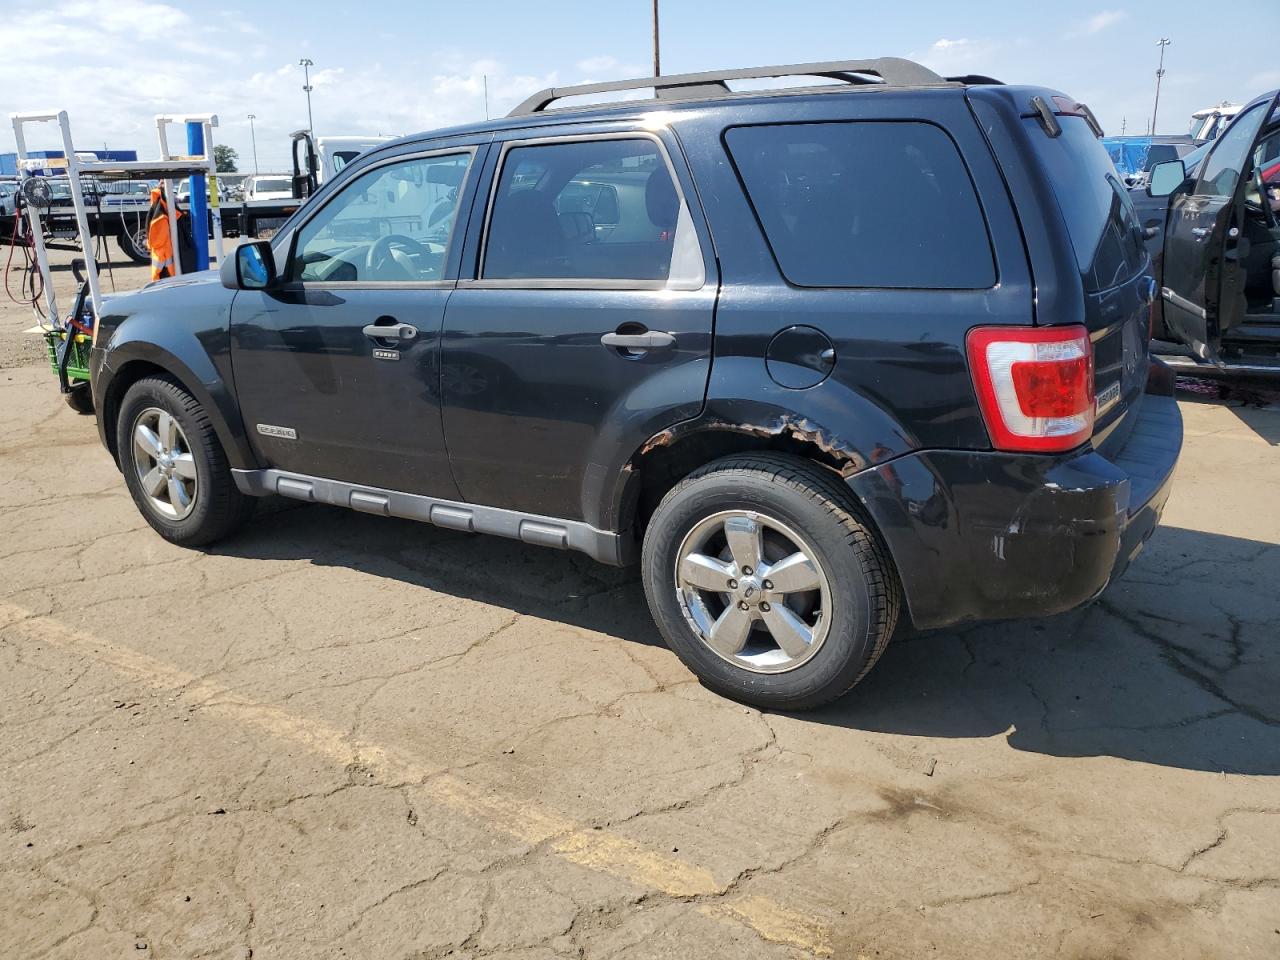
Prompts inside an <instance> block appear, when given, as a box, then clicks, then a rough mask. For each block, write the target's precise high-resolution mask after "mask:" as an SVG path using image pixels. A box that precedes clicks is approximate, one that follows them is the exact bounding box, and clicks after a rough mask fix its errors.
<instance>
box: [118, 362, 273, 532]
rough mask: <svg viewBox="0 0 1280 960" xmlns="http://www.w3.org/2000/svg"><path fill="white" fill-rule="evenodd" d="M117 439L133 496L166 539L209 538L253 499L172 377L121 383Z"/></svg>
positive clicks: (230, 526) (240, 517)
mask: <svg viewBox="0 0 1280 960" xmlns="http://www.w3.org/2000/svg"><path fill="white" fill-rule="evenodd" d="M116 443H117V446H118V449H119V456H120V469H121V470H122V471H123V473H124V480H125V484H126V485H127V486H128V488H129V493H130V495H132V497H133V502H134V503H136V504H137V506H138V509H139V510H140V511H141V512H142V515H143V516H144V517H145V518H146V520H147V522H148V523H149V524H151V526H152V527H153V528H154V529H155V531H156V532H157V533H159V534H160V536H162V537H164V538H165V539H166V540H169V541H171V542H173V543H177V544H181V545H182V546H188V547H194V546H202V545H204V544H207V543H213V542H214V541H215V540H220V539H222V538H223V537H225V536H227V535H228V534H230V533H232V532H233V531H235V530H236V528H237V527H239V526H240V525H241V524H242V523H243V522H244V521H245V520H246V519H247V518H248V516H249V513H250V512H251V511H252V509H253V498H252V497H247V496H245V495H244V494H243V493H241V492H240V491H239V489H238V488H237V487H236V485H235V481H234V479H233V478H232V476H231V467H230V464H229V463H228V462H227V455H226V452H225V451H224V450H223V449H222V444H221V442H220V441H219V440H218V435H217V433H216V432H215V431H214V429H213V424H212V423H211V422H210V420H209V416H208V414H207V413H205V411H204V408H203V407H202V406H201V405H200V403H199V401H197V400H196V399H195V398H194V397H192V396H191V394H190V393H188V392H187V391H186V390H185V389H184V388H183V387H181V386H179V385H178V384H177V383H175V382H174V381H172V380H169V379H167V378H165V377H146V378H144V379H142V380H139V381H138V382H137V383H135V384H134V385H133V386H131V387H130V388H129V389H128V391H127V392H126V393H125V395H124V400H123V401H122V403H121V404H120V417H119V419H118V420H117V421H116Z"/></svg>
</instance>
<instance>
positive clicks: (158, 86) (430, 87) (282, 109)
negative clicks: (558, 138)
mask: <svg viewBox="0 0 1280 960" xmlns="http://www.w3.org/2000/svg"><path fill="white" fill-rule="evenodd" d="M175 2H176V0H175ZM191 22H193V21H192V18H191V17H189V15H188V14H186V13H184V12H183V11H182V10H180V9H178V7H177V6H170V5H168V4H165V3H163V2H152V0H62V2H57V0H55V2H53V3H52V4H50V6H49V7H48V9H46V10H45V12H44V13H42V15H41V16H40V17H38V18H36V17H20V18H16V19H14V20H13V21H12V22H11V23H10V24H9V25H8V26H7V27H6V37H5V40H6V42H5V54H4V55H3V56H0V117H7V115H8V114H9V113H11V112H17V111H29V110H35V109H40V110H43V109H45V108H48V107H56V108H63V109H66V110H67V111H68V113H69V114H70V117H71V125H72V132H73V134H74V136H75V138H76V145H77V146H78V147H80V148H81V149H87V148H92V147H101V146H102V145H103V144H104V143H105V144H108V145H109V146H111V147H113V148H117V149H129V148H133V149H136V150H137V151H138V155H139V157H140V158H142V159H152V158H154V157H155V156H156V152H157V147H156V132H155V121H154V117H155V115H156V114H158V113H179V112H181V113H203V112H213V113H216V114H217V115H218V118H219V121H220V122H219V126H218V128H217V129H216V130H215V131H214V141H215V142H216V143H221V144H227V145H229V146H232V147H234V148H235V149H236V150H237V151H238V153H239V154H240V169H241V170H248V169H252V163H253V159H252V156H253V153H252V145H251V140H250V134H249V121H248V119H247V115H248V114H250V113H253V114H255V115H256V120H255V121H254V128H255V132H256V135H257V144H258V158H259V162H260V167H261V169H262V170H263V171H268V170H284V169H287V166H288V164H289V141H288V135H289V133H290V132H292V131H294V130H297V129H299V128H301V127H304V126H306V123H307V101H306V97H305V95H304V93H303V90H302V83H303V79H302V69H301V68H300V67H299V66H298V65H297V59H298V56H300V55H301V54H302V52H303V46H302V43H301V39H300V40H299V41H298V42H297V43H296V44H293V45H292V46H294V51H295V52H294V54H293V55H291V54H289V52H288V48H287V47H285V48H284V49H282V45H281V44H279V43H271V44H268V43H266V42H264V38H263V37H262V36H255V35H254V33H253V31H246V30H244V29H243V26H244V24H243V23H242V22H238V21H236V20H235V19H234V18H232V19H230V20H228V22H227V23H225V24H223V23H222V22H221V21H219V20H218V19H217V18H214V19H213V20H212V21H211V22H209V23H202V26H201V30H200V31H199V32H198V33H192V35H191V36H188V35H187V32H184V31H183V30H182V29H180V27H181V25H182V24H184V23H191ZM175 26H176V27H178V29H175ZM50 50H56V51H57V55H58V66H57V69H50V67H49V51H50ZM141 51H146V52H145V56H144V54H143V53H142V52H141ZM384 51H385V52H384ZM312 56H313V57H315V59H316V61H317V63H316V66H315V67H313V68H312V71H311V84H312V86H313V87H314V91H313V92H312V95H311V97H312V106H313V112H314V117H315V127H316V132H317V133H318V134H320V135H324V134H355V135H361V134H364V135H376V134H392V135H396V134H408V133H416V132H419V131H423V130H432V129H436V128H440V127H445V126H451V125H454V124H458V123H466V122H471V121H476V120H481V119H483V118H484V115H485V78H486V77H487V78H488V102H489V114H490V115H491V116H502V115H503V114H504V113H506V112H507V111H509V110H510V109H511V108H512V107H514V106H515V105H516V104H517V103H519V102H520V101H521V100H523V99H524V98H525V97H527V96H528V95H529V94H531V93H533V92H534V91H536V90H539V89H541V88H543V87H548V86H556V85H560V84H564V83H577V82H583V81H586V80H592V79H594V80H606V79H618V78H622V77H629V76H637V75H640V74H642V73H643V72H644V69H642V68H637V67H636V65H634V64H627V63H624V62H621V61H619V60H617V59H616V58H614V57H611V56H607V55H600V56H591V57H587V58H584V59H583V60H582V61H581V62H580V63H579V64H577V65H576V67H575V68H574V70H573V71H572V72H571V73H570V74H569V75H568V76H564V75H561V74H559V73H557V72H554V71H553V72H549V73H546V74H542V75H535V74H530V73H527V72H517V71H514V70H513V69H512V68H511V67H509V66H508V65H506V64H504V63H503V62H501V61H498V60H494V59H492V58H486V57H477V56H474V55H472V54H469V53H468V52H467V51H462V50H457V49H441V50H430V49H424V50H423V51H422V52H421V53H418V54H410V55H403V54H402V52H401V50H397V49H394V48H392V47H390V46H388V45H385V44H376V45H373V46H372V48H370V47H369V46H366V47H365V48H364V49H363V50H361V49H358V48H353V50H352V52H351V53H350V54H349V56H346V57H344V59H343V60H342V61H337V60H334V59H323V58H322V56H321V55H320V54H318V53H313V54H312ZM326 56H327V57H328V58H333V54H328V55H326ZM381 57H385V59H380V58H381ZM33 77H34V78H39V80H38V83H33V82H32V80H31V78H33ZM28 145H29V146H30V147H31V148H32V149H41V148H50V147H60V146H61V144H60V142H59V139H58V133H57V128H56V126H54V125H53V124H42V125H39V126H32V127H29V128H28ZM12 149H14V146H13V136H12V129H11V127H9V125H8V124H7V123H3V124H0V152H4V151H9V150H12Z"/></svg>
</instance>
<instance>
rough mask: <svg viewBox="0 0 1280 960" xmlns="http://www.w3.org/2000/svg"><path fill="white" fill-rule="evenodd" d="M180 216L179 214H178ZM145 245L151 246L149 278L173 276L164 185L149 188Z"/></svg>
mask: <svg viewBox="0 0 1280 960" xmlns="http://www.w3.org/2000/svg"><path fill="white" fill-rule="evenodd" d="M179 216H181V214H179ZM147 246H148V247H150V248H151V279H152V280H160V279H161V278H163V277H172V276H175V273H174V269H173V254H174V250H173V236H172V235H171V234H170V233H169V205H168V203H167V202H166V201H165V196H164V187H162V186H160V185H158V184H157V185H156V186H154V187H152V188H151V219H150V221H149V223H148V225H147Z"/></svg>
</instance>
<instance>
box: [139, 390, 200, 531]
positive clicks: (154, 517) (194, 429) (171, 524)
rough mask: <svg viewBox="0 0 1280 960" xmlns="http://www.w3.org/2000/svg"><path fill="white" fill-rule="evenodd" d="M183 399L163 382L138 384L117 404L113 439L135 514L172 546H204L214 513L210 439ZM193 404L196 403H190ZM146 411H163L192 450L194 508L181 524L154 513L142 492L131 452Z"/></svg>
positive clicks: (180, 394)
mask: <svg viewBox="0 0 1280 960" xmlns="http://www.w3.org/2000/svg"><path fill="white" fill-rule="evenodd" d="M183 396H184V395H183V394H182V392H181V391H180V390H179V388H178V387H176V386H175V385H173V384H171V383H169V382H168V381H164V380H156V379H146V380H139V381H138V382H137V383H135V384H134V385H133V386H132V387H130V388H129V390H128V392H127V393H126V394H125V396H124V400H123V402H122V403H121V404H120V415H119V418H118V419H117V421H116V437H117V445H118V450H119V456H120V469H121V471H122V472H123V473H124V481H125V485H126V486H127V487H128V488H129V494H130V495H131V496H132V497H133V502H134V503H135V504H137V507H138V510H139V511H140V512H141V513H142V515H143V516H144V517H145V518H146V520H147V522H148V523H149V524H151V526H152V527H153V528H155V530H156V531H157V532H158V533H160V535H161V536H163V537H164V538H165V539H166V540H171V541H173V542H174V543H197V542H203V541H204V539H205V537H204V531H205V530H206V529H207V528H208V526H209V524H210V519H211V517H210V515H211V512H212V510H213V499H214V498H213V497H212V496H210V493H211V491H212V490H213V485H214V483H215V477H214V471H213V462H212V460H213V458H212V451H211V450H210V448H209V442H210V438H209V437H208V436H206V431H205V429H202V425H201V424H200V423H198V422H197V421H196V419H195V417H194V416H193V415H192V411H191V410H190V409H189V408H188V406H187V405H186V404H185V403H183V402H182V399H181V398H182V397H183ZM191 403H193V404H194V403H195V401H194V400H193V401H191ZM149 407H156V408H158V409H160V410H164V411H165V412H166V413H168V414H169V415H170V416H172V417H173V418H174V419H176V420H177V421H178V425H179V426H180V427H181V428H182V432H183V434H184V435H185V436H186V438H187V443H188V445H189V447H190V449H191V457H192V459H193V460H194V461H195V467H196V504H195V507H194V509H192V511H191V512H190V513H189V514H187V515H186V516H185V517H183V518H182V519H181V520H173V519H171V518H169V517H166V516H163V515H162V514H160V513H157V512H156V510H155V508H154V507H152V505H151V499H150V498H149V497H148V496H147V494H146V491H144V490H143V489H142V481H141V479H140V478H139V477H138V471H137V468H136V463H135V458H134V451H133V428H134V426H135V424H136V422H137V419H138V417H139V415H140V414H141V413H142V411H143V410H146V409H147V408H149Z"/></svg>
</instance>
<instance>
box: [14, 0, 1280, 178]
mask: <svg viewBox="0 0 1280 960" xmlns="http://www.w3.org/2000/svg"><path fill="white" fill-rule="evenodd" d="M1274 3H1275V0H1235V2H1234V3H1231V4H1229V5H1228V7H1227V9H1228V10H1229V11H1230V16H1214V17H1204V16H1202V15H1201V14H1202V10H1203V2H1197V3H1192V2H1189V0H1160V2H1148V3H1144V4H1141V5H1139V4H1137V3H1131V4H1120V3H1116V2H1115V0H1111V2H1104V3H1101V4H1099V3H1088V2H1072V0H1059V2H1057V3H1053V4H1045V5H1037V4H1034V3H1027V2H1026V0H1022V2H1005V0H988V2H979V0H974V2H970V3H957V2H954V0H951V2H935V0H898V2H897V3H888V4H886V3H868V2H864V0H785V2H778V0H661V52H662V71H663V73H684V72H691V71H697V70H711V69H717V68H731V67H743V66H755V65H763V64H776V63H799V62H805V61H819V60H838V59H860V58H868V57H876V56H904V57H910V58H912V59H916V60H920V61H922V62H923V63H925V64H926V65H928V66H930V67H932V68H934V69H935V70H938V71H939V72H941V73H945V74H957V73H982V74H987V75H989V76H993V77H997V78H999V79H1001V80H1004V81H1005V82H1008V83H1032V84H1038V85H1045V86H1050V87H1055V88H1058V89H1060V90H1063V91H1065V92H1067V93H1069V94H1070V95H1071V96H1073V97H1075V98H1076V99H1078V100H1082V101H1084V102H1085V103H1087V104H1089V105H1090V106H1091V107H1092V108H1093V110H1094V113H1095V114H1097V116H1098V118H1099V120H1100V121H1101V123H1102V125H1103V127H1104V128H1105V129H1106V131H1107V133H1109V134H1117V133H1120V132H1121V127H1122V124H1123V125H1125V129H1126V132H1128V133H1131V134H1132V133H1145V132H1146V129H1147V125H1148V123H1149V122H1150V117H1151V109H1152V99H1153V94H1154V88H1155V71H1156V65H1157V60H1158V56H1159V48H1158V46H1157V44H1156V41H1157V39H1159V38H1160V37H1162V36H1163V37H1168V38H1169V39H1170V40H1171V41H1172V42H1171V44H1170V45H1169V46H1168V48H1167V49H1166V55H1165V69H1166V71H1167V73H1166V76H1165V78H1164V83H1163V87H1162V91H1161V97H1160V113H1159V123H1158V130H1159V132H1162V133H1183V132H1186V129H1187V126H1188V123H1189V118H1190V115H1191V113H1192V111H1194V110H1197V109H1200V108H1203V107H1208V106H1212V105H1214V104H1216V103H1220V102H1222V101H1224V100H1229V101H1232V102H1235V103H1240V102H1244V101H1247V100H1249V99H1251V98H1252V97H1253V96H1254V95H1256V94H1257V93H1260V92H1262V91H1264V90H1266V89H1268V88H1273V87H1280V68H1277V66H1276V64H1277V61H1276V59H1275V57H1274V55H1273V49H1274V45H1273V43H1272V39H1273V38H1272V37H1271V36H1270V35H1269V34H1267V33H1265V32H1264V31H1262V29H1261V25H1263V24H1265V23H1268V22H1269V21H1270V20H1272V19H1274V15H1275V12H1276V11H1275V9H1274V7H1273V4H1274ZM38 10H39V12H38V13H35V12H33V8H32V7H31V6H30V4H20V3H17V2H15V0H0V23H3V24H4V30H3V37H4V44H3V48H2V49H0V114H3V115H4V117H5V118H6V120H7V118H8V115H9V114H10V113H12V112H14V111H35V110H45V109H50V108H60V109H65V110H67V111H68V113H69V114H70V117H71V126H72V132H73V135H74V137H75V143H76V146H77V149H96V148H100V147H102V146H104V145H106V146H110V147H112V148H115V149H136V150H137V151H138V155H139V158H140V159H152V158H154V157H156V156H157V154H158V150H157V146H156V134H155V121H154V117H155V115H156V114H158V113H189V114H195V113H215V114H217V115H218V117H219V126H218V128H217V129H216V130H215V131H214V140H215V142H216V143H224V144H228V145H230V146H231V147H233V148H235V150H236V151H237V152H238V153H239V155H240V169H241V171H242V172H252V168H253V142H252V138H251V132H250V122H249V120H248V119H247V115H248V114H250V113H252V114H255V115H256V120H255V121H254V123H253V129H254V132H255V133H256V141H257V157H258V164H259V169H260V170H261V171H262V172H264V173H266V172H275V171H283V170H286V169H287V168H288V164H289V159H288V158H289V142H288V135H289V133H290V131H293V130H297V129H299V128H302V127H305V126H306V125H307V103H306V96H305V94H304V92H303V90H302V86H303V70H302V67H300V66H299V65H298V61H299V60H300V59H301V58H304V57H306V58H309V59H311V60H313V61H314V63H315V66H314V67H312V68H311V84H312V86H313V88H314V89H313V92H312V108H313V114H314V124H315V131H316V134H317V135H318V136H324V135H326V134H328V135H347V134H396V135H399V134H406V133H414V132H418V131H422V130H431V129H433V128H437V127H442V126H450V125H453V124H456V123H465V122H469V121H473V120H480V119H483V117H484V116H485V79H484V78H485V77H487V78H488V108H489V112H490V114H491V115H494V116H498V115H501V114H503V113H505V112H507V111H508V110H510V109H511V108H512V107H513V106H515V105H516V104H517V103H519V102H520V101H521V100H522V99H524V97H525V96H527V95H528V94H530V93H532V92H534V91H536V90H538V89H540V88H542V87H546V86H552V85H564V84H570V83H580V82H588V81H599V80H615V79H625V78H630V77H638V76H647V75H649V74H650V73H651V66H652V46H651V26H650V11H651V6H650V0H594V2H585V0H472V2H466V0H455V2H453V3H449V4H443V3H439V2H427V0H420V2H417V3H414V2H404V0H363V2H356V3H353V2H351V0H344V2H340V3H339V2H330V0H309V2H306V3H299V2H283V0H277V2H267V0H263V2H259V3H256V4H242V3H238V2H237V0H228V2H226V3H221V2H220V3H218V4H216V5H208V4H204V5H196V4H189V3H183V2H178V0H174V2H171V3H160V2H151V0H47V2H43V3H41V4H40V5H39V7H38ZM1153 12H1155V13H1156V14H1157V16H1155V17H1154V18H1153V16H1152V13H1153ZM1245 25H1249V26H1248V27H1247V28H1246V26H1245ZM1246 30H1257V31H1258V34H1257V37H1256V40H1255V41H1245V42H1241V39H1240V38H1241V36H1245V35H1247V33H1246ZM1251 51H1256V52H1257V54H1258V56H1257V59H1256V61H1254V62H1249V60H1248V57H1247V55H1248V54H1249V53H1250V52H1251ZM1242 56H1243V57H1244V60H1243V62H1242V59H1241V58H1242ZM56 146H60V143H59V141H58V139H57V132H56V127H55V126H54V125H52V124H49V125H45V126H44V127H43V128H29V132H28V147H30V148H32V149H37V148H48V147H56ZM13 149H14V139H13V131H12V127H11V125H9V124H8V123H5V124H4V125H3V129H2V130H0V152H6V151H10V150H13Z"/></svg>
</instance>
